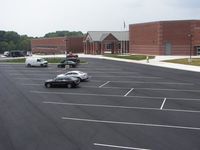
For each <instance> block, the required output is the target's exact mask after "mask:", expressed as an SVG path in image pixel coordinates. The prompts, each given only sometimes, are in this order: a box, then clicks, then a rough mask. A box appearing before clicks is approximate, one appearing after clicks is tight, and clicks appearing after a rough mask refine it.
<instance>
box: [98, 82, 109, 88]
mask: <svg viewBox="0 0 200 150" xmlns="http://www.w3.org/2000/svg"><path fill="white" fill-rule="evenodd" d="M108 83H110V81H107V82H106V83H104V84H102V85H100V86H99V88H102V87H103V86H105V85H106V84H108Z"/></svg>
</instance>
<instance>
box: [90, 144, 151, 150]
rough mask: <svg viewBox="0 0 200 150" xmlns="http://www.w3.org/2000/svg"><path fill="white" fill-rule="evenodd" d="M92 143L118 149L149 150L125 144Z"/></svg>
mask: <svg viewBox="0 0 200 150" xmlns="http://www.w3.org/2000/svg"><path fill="white" fill-rule="evenodd" d="M93 145H95V146H102V147H111V148H118V149H133V150H150V149H144V148H136V147H126V146H118V145H109V144H101V143H93Z"/></svg>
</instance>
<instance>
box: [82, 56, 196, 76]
mask: <svg viewBox="0 0 200 150" xmlns="http://www.w3.org/2000/svg"><path fill="white" fill-rule="evenodd" d="M79 56H80V57H86V58H99V59H108V60H115V61H123V62H131V63H138V64H144V65H151V66H158V67H165V68H172V69H179V70H185V71H193V72H200V66H192V65H182V64H175V63H168V62H163V61H164V60H171V59H181V58H188V57H187V56H156V57H155V59H150V60H149V62H147V60H142V61H136V60H128V59H120V58H112V57H104V56H102V55H84V54H80V55H79ZM193 58H200V56H194V57H193Z"/></svg>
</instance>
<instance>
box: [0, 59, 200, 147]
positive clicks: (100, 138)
mask: <svg viewBox="0 0 200 150" xmlns="http://www.w3.org/2000/svg"><path fill="white" fill-rule="evenodd" d="M82 59H84V60H86V61H87V62H88V63H87V64H81V65H79V66H78V68H75V69H71V68H68V69H61V68H57V67H56V65H53V64H50V65H49V67H47V68H38V67H33V68H27V67H25V65H24V64H0V81H1V84H0V88H1V90H0V97H1V98H0V150H1V149H2V150H117V149H122V150H128V149H134V150H177V149H178V150H179V149H180V150H188V149H190V150H199V149H200V143H199V139H200V82H199V81H200V80H199V75H200V74H199V73H198V72H189V71H183V70H176V69H169V68H162V67H155V66H150V65H144V64H136V63H127V62H121V61H113V60H106V59H95V58H82ZM67 70H81V71H84V72H87V73H88V74H89V76H90V79H89V81H88V82H81V84H80V86H79V87H78V88H72V89H67V88H48V89H47V88H45V87H44V80H46V79H49V78H54V77H55V76H56V75H57V74H60V73H64V72H66V71H67Z"/></svg>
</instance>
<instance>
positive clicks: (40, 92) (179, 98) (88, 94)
mask: <svg viewBox="0 0 200 150" xmlns="http://www.w3.org/2000/svg"><path fill="white" fill-rule="evenodd" d="M29 92H30V93H37V94H57V95H79V96H80V95H82V96H97V97H125V96H124V95H114V94H113V95H111V94H93V93H75V92H74V93H69V92H45V91H32V90H31V91H29ZM126 97H132V98H141V99H158V100H160V99H164V97H150V96H126ZM167 99H168V100H180V101H200V99H195V98H181V97H178V98H175V97H168V98H167Z"/></svg>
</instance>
